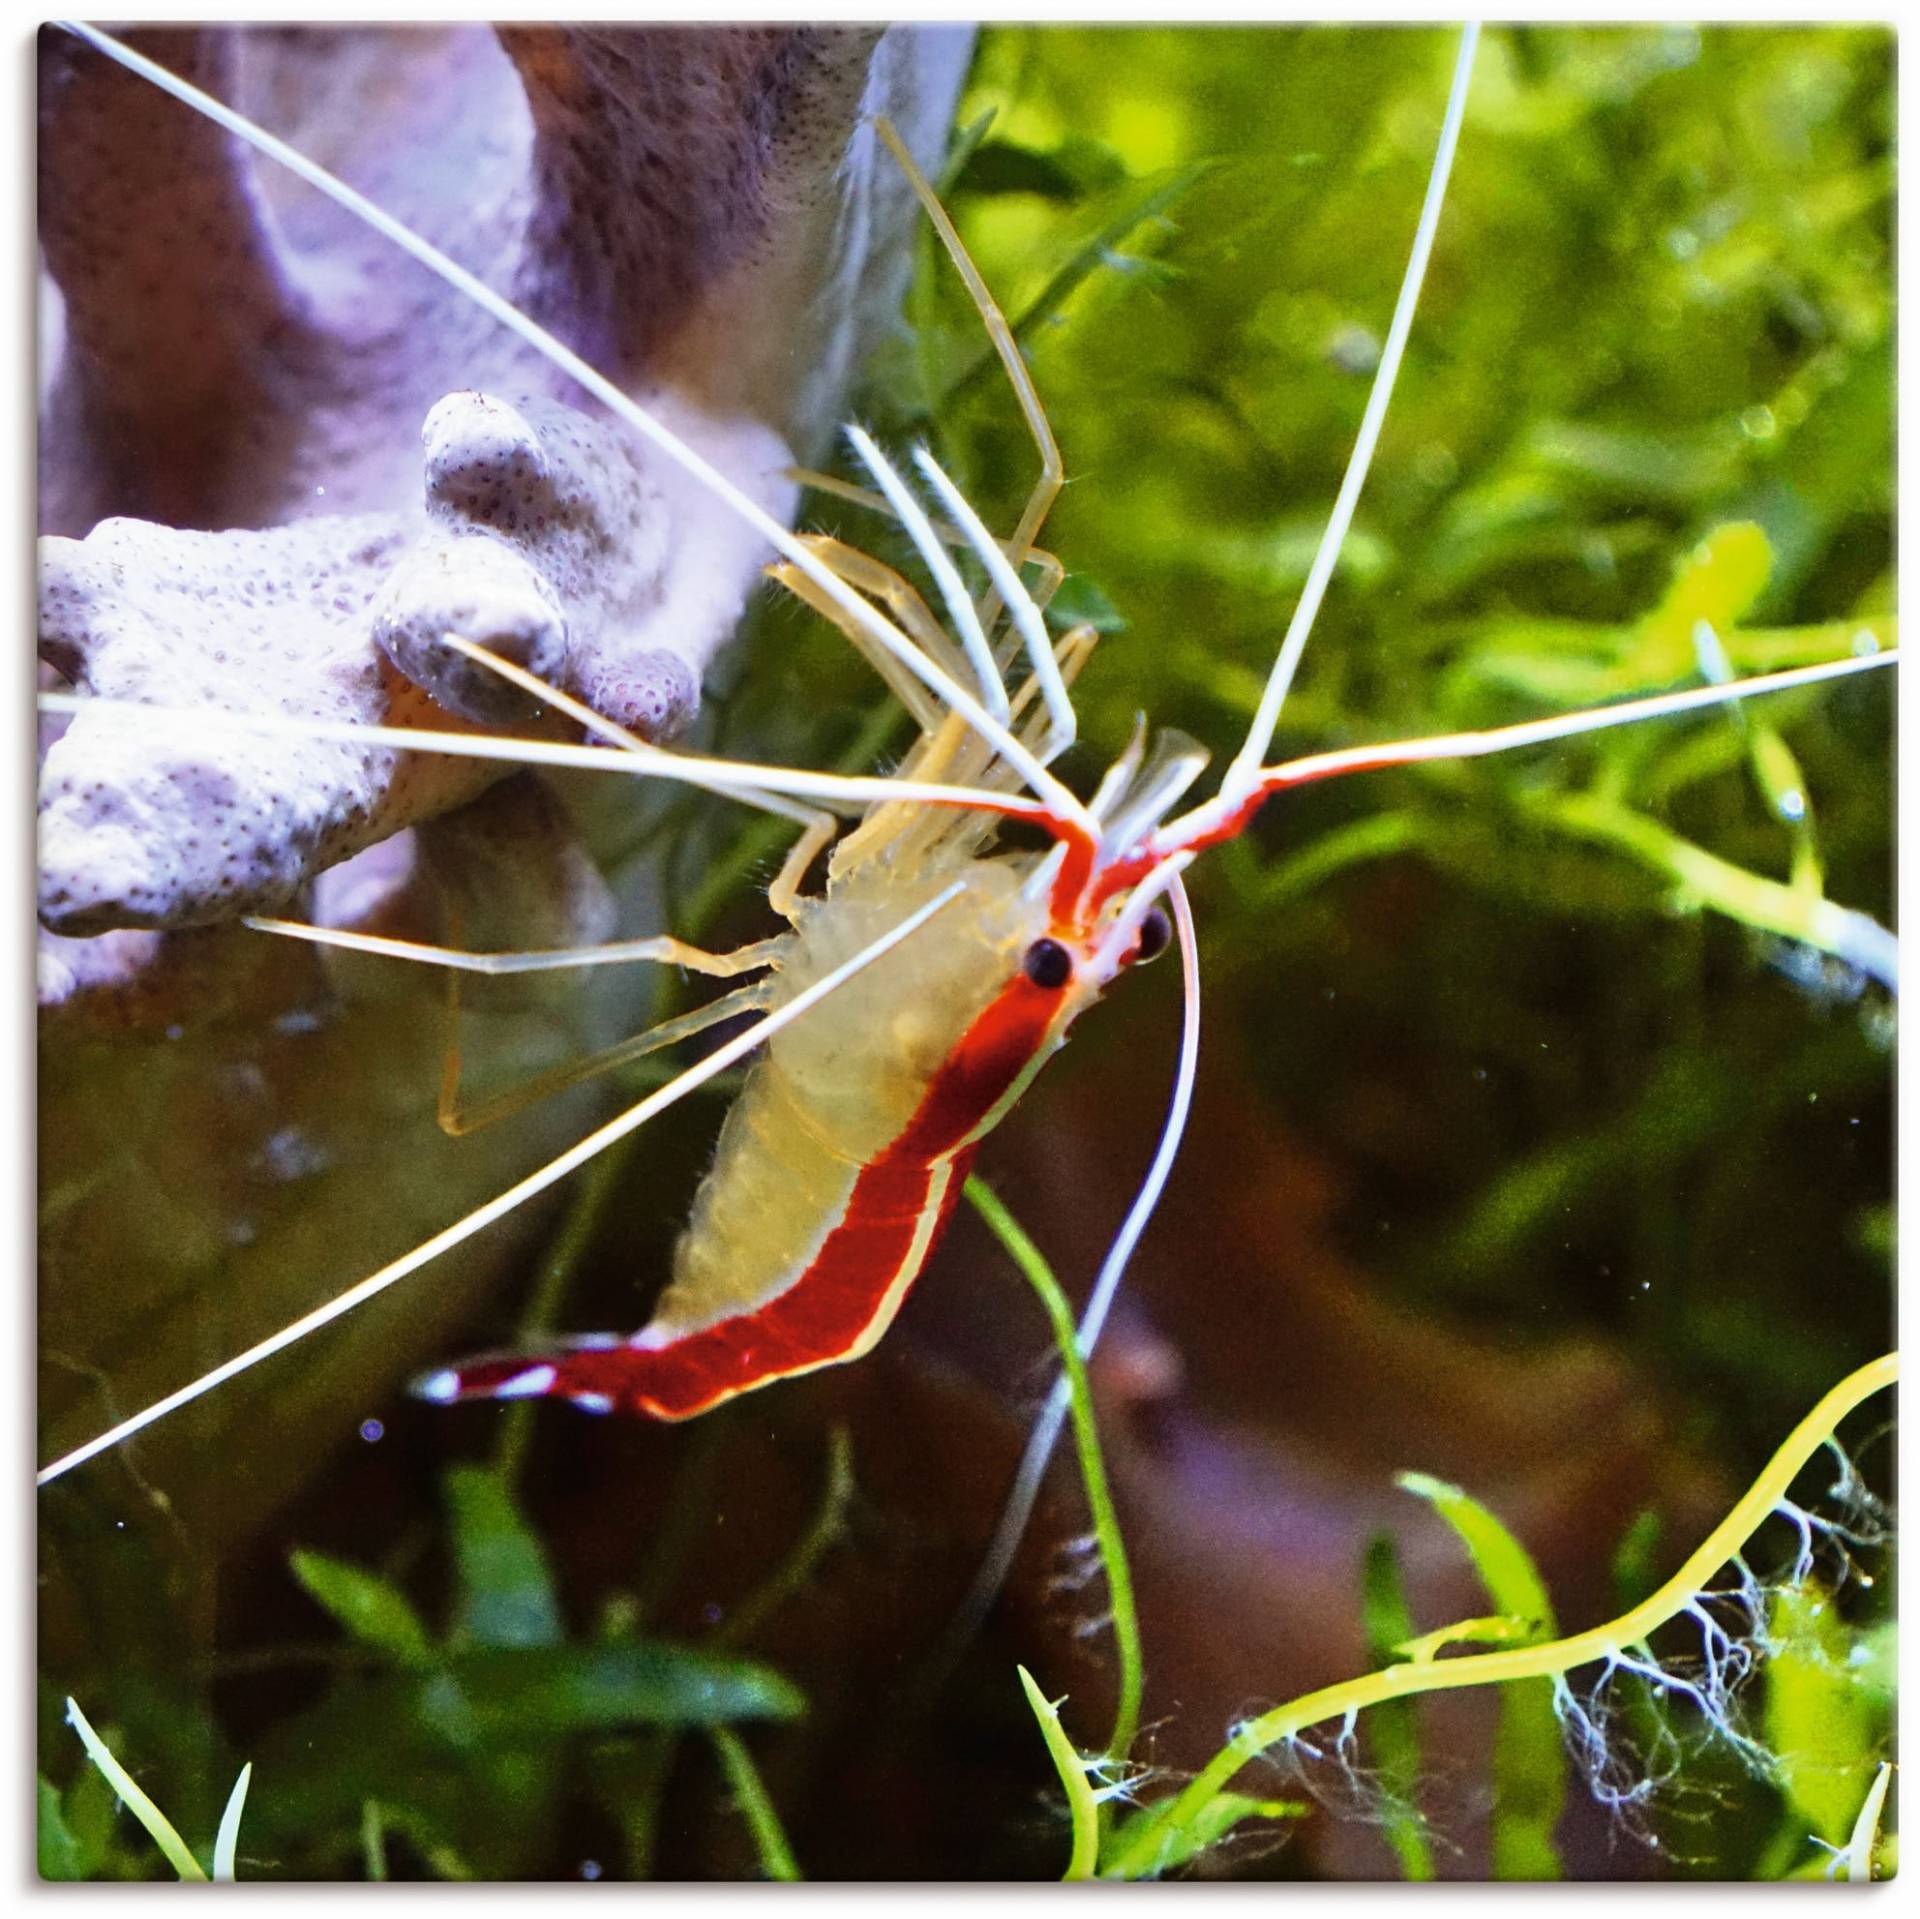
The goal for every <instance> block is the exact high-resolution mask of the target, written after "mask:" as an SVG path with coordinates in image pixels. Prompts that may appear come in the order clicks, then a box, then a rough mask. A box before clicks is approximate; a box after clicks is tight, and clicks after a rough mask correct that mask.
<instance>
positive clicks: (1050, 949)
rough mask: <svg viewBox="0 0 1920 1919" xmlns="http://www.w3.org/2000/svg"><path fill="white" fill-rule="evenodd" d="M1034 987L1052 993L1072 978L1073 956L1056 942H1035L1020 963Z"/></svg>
mask: <svg viewBox="0 0 1920 1919" xmlns="http://www.w3.org/2000/svg"><path fill="white" fill-rule="evenodd" d="M1020 964H1021V966H1022V968H1023V969H1024V970H1025V972H1026V975H1027V977H1028V979H1030V980H1032V981H1033V983H1034V985H1036V986H1043V987H1045V988H1046V989H1047V991H1048V992H1054V991H1056V990H1057V989H1058V988H1060V987H1062V986H1064V985H1066V983H1067V981H1068V980H1070V979H1072V977H1073V955H1072V954H1071V953H1069V952H1068V951H1067V949H1066V948H1065V947H1064V946H1062V945H1061V944H1060V942H1059V941H1058V940H1035V941H1034V943H1033V944H1032V945H1031V946H1029V947H1028V948H1027V953H1026V957H1025V958H1024V959H1023V960H1022V961H1021V962H1020Z"/></svg>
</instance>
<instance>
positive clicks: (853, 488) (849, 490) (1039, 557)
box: [787, 466, 1067, 618]
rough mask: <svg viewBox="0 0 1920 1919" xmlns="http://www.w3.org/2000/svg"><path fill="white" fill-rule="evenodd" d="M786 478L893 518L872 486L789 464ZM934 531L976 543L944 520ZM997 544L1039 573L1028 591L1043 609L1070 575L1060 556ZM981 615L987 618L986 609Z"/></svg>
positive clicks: (952, 540) (949, 539)
mask: <svg viewBox="0 0 1920 1919" xmlns="http://www.w3.org/2000/svg"><path fill="white" fill-rule="evenodd" d="M787 478H788V479H790V480H798V481H799V482H800V484H801V485H802V486H805V487H811V488H812V489H813V491H814V492H816V493H831V494H832V495H833V497H834V498H835V499H836V500H847V501H849V502H851V503H852V504H853V505H854V506H858V507H864V508H865V509H866V510H867V511H868V512H869V513H878V514H880V515H881V516H882V517H884V518H888V519H891V518H892V517H893V508H892V507H891V506H890V505H888V503H887V499H886V496H885V495H884V494H881V493H876V492H874V490H873V489H872V488H871V487H867V486H857V485H855V484H854V482H853V481H851V480H843V479H841V477H840V476H839V475H838V474H837V473H822V472H820V471H819V470H818V468H816V467H810V466H790V467H788V468H787ZM933 530H934V531H935V532H936V533H937V534H939V536H940V537H941V539H943V540H944V541H945V542H946V543H947V545H949V546H971V545H972V543H973V539H972V535H971V534H968V533H964V532H962V531H961V529H960V528H959V527H957V526H953V525H951V524H949V523H948V522H946V521H943V520H935V521H934V522H933ZM802 537H813V536H810V535H803V536H802ZM995 544H996V545H997V546H998V547H999V549H1000V551H1001V552H1002V553H1004V554H1005V555H1006V556H1007V558H1008V559H1009V560H1010V561H1011V562H1012V563H1013V564H1014V565H1015V566H1018V567H1029V566H1030V567H1032V568H1033V570H1034V571H1035V572H1036V573H1037V574H1038V575H1039V579H1038V581H1037V582H1036V583H1035V584H1034V585H1033V586H1031V587H1029V588H1028V589H1027V590H1028V592H1030V593H1031V594H1032V595H1033V597H1034V600H1035V602H1036V603H1037V604H1038V605H1039V606H1040V607H1042V608H1043V609H1044V608H1045V607H1046V606H1047V604H1048V603H1049V602H1050V601H1051V600H1052V598H1053V596H1054V594H1055V593H1057V592H1058V591H1059V590H1060V582H1061V581H1062V580H1064V579H1065V578H1066V577H1067V569H1066V568H1065V566H1063V565H1062V564H1061V562H1060V559H1059V557H1058V556H1057V555H1055V554H1052V553H1049V552H1048V551H1047V549H1046V548H1045V547H1044V546H1029V547H1027V548H1026V549H1025V550H1024V551H1022V550H1021V549H1019V548H1017V547H1016V546H1015V545H1014V544H1013V542H1012V541H1011V540H998V541H996V542H995ZM982 617H983V618H984V617H985V615H984V609H983V613H982Z"/></svg>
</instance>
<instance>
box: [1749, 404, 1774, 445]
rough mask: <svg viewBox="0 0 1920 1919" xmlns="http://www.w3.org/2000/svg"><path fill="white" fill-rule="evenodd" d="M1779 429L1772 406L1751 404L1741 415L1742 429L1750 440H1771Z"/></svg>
mask: <svg viewBox="0 0 1920 1919" xmlns="http://www.w3.org/2000/svg"><path fill="white" fill-rule="evenodd" d="M1777 430H1778V423H1777V422H1776V421H1775V419H1774V417H1773V408H1772V407H1770V406H1750V407H1748V408H1747V410H1746V412H1744V413H1743V414H1741V416H1740V431H1741V432H1742V433H1744V434H1745V435H1746V436H1747V438H1748V439H1750V440H1771V439H1772V438H1773V436H1774V433H1775V432H1776V431H1777Z"/></svg>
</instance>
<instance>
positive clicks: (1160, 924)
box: [1133, 906, 1173, 966]
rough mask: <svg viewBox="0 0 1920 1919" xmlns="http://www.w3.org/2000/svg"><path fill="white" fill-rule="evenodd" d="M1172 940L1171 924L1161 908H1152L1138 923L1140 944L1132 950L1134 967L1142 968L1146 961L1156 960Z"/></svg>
mask: <svg viewBox="0 0 1920 1919" xmlns="http://www.w3.org/2000/svg"><path fill="white" fill-rule="evenodd" d="M1172 938H1173V922H1172V921H1171V920H1170V919H1168V918H1167V916H1166V913H1165V911H1164V910H1163V909H1162V908H1160V907H1158V906H1156V907H1154V908H1153V909H1152V910H1151V911H1150V912H1149V913H1148V914H1147V917H1146V918H1145V919H1143V920H1142V921H1141V922H1140V944H1139V945H1138V946H1136V947H1135V948H1134V949H1133V963H1134V965H1136V966H1144V965H1145V964H1146V963H1147V961H1148V960H1151V959H1158V958H1159V957H1160V955H1161V954H1162V953H1164V952H1165V951H1166V950H1167V942H1168V941H1169V940H1171V939H1172Z"/></svg>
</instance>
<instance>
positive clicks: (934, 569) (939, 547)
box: [847, 426, 1012, 726]
mask: <svg viewBox="0 0 1920 1919" xmlns="http://www.w3.org/2000/svg"><path fill="white" fill-rule="evenodd" d="M847 439H848V441H849V442H850V443H851V445H852V447H853V450H854V451H855V452H856V453H857V454H859V456H860V459H861V461H862V463H863V464H864V465H865V467H866V469H867V471H868V472H869V473H871V474H872V475H873V477H874V480H875V482H876V483H877V484H878V486H879V488H880V491H881V492H882V493H884V494H885V495H886V496H887V503H888V505H890V506H891V507H892V508H893V510H894V512H895V513H897V514H898V515H899V516H900V524H901V525H902V526H903V527H905V528H906V530H907V537H908V538H909V539H911V540H912V541H913V544H914V548H915V550H916V551H917V552H918V553H919V555H920V557H921V559H923V560H924V561H925V562H926V564H927V571H928V572H929V573H931V574H932V575H933V580H934V584H935V585H936V586H937V587H939V589H940V597H941V598H942V599H943V600H944V601H945V602H946V603H947V617H948V618H949V619H951V620H952V621H953V625H954V630H955V632H957V633H958V634H959V636H960V644H961V646H962V647H964V648H965V649H966V655H967V659H968V660H969V661H970V662H971V664H972V666H973V676H974V678H975V679H976V680H978V681H979V682H980V697H981V699H982V700H984V701H985V703H986V708H987V711H988V712H989V713H991V714H992V715H993V717H994V718H995V719H996V720H998V721H1000V723H1001V724H1002V725H1003V726H1004V725H1005V724H1006V723H1007V720H1008V718H1009V717H1010V714H1011V711H1012V709H1011V708H1010V707H1009V706H1008V704H1007V685H1006V682H1005V681H1004V680H1003V679H1002V678H1001V677H1000V669H999V667H998V666H997V665H996V664H995V663H994V658H993V648H992V647H990V646H989V645H988V644H987V636H986V633H985V631H984V630H983V629H982V627H981V625H980V615H979V614H978V613H976V612H975V611H974V606H973V601H972V600H970V599H969V598H968V597H967V589H966V587H965V586H964V585H963V584H962V583H961V579H960V574H959V570H958V569H957V568H956V567H955V566H954V564H953V562H952V561H951V560H950V559H948V558H947V549H946V547H945V545H944V544H943V543H942V542H941V539H940V536H939V535H938V534H937V533H935V532H934V530H933V526H932V523H931V522H930V521H929V520H928V518H927V516H926V514H925V513H923V512H922V511H921V509H920V502H919V501H918V500H916V499H915V498H914V497H913V494H912V492H911V491H910V490H909V488H908V486H907V484H906V482H905V481H904V480H902V479H901V477H900V475H899V474H898V473H896V472H895V471H894V468H893V463H892V462H891V461H890V460H889V459H888V458H887V457H886V455H885V454H884V453H882V452H881V451H880V449H879V448H878V447H877V446H875V445H874V443H873V438H872V436H871V435H870V434H869V433H867V432H866V431H864V430H863V429H862V428H860V427H857V426H849V427H848V428H847Z"/></svg>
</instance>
